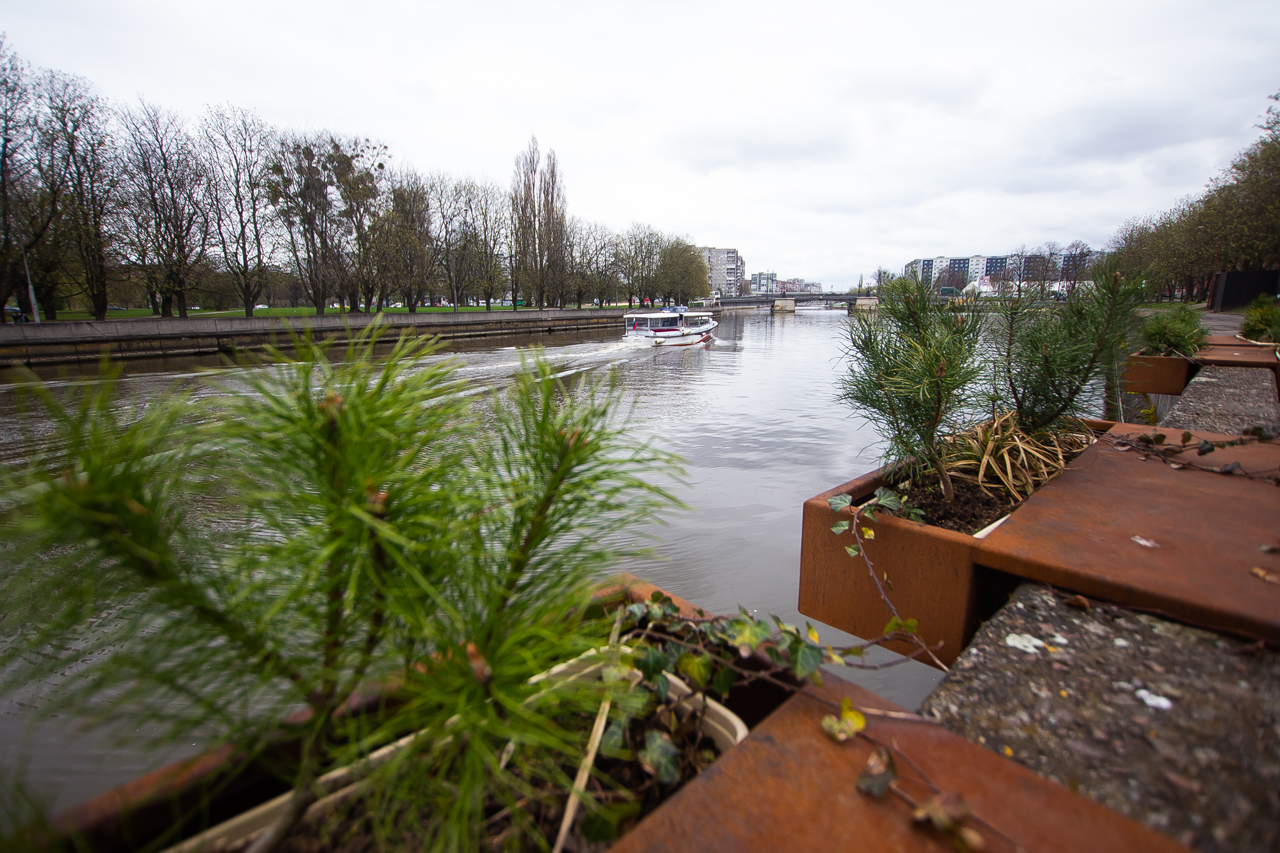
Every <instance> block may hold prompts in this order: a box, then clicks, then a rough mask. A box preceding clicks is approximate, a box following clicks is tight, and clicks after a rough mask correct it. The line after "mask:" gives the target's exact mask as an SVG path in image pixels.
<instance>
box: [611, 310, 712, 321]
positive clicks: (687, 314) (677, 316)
mask: <svg viewBox="0 0 1280 853" xmlns="http://www.w3.org/2000/svg"><path fill="white" fill-rule="evenodd" d="M622 316H624V317H645V318H652V319H662V318H665V317H671V318H674V319H676V320H679V319H680V318H681V317H710V316H711V312H710V311H683V312H681V313H679V314H677V313H676V312H674V311H657V312H654V313H651V314H624V315H622Z"/></svg>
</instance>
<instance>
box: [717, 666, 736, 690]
mask: <svg viewBox="0 0 1280 853" xmlns="http://www.w3.org/2000/svg"><path fill="white" fill-rule="evenodd" d="M737 680H738V674H737V673H736V672H734V671H733V670H731V669H729V668H727V667H726V668H725V669H722V670H720V671H719V672H717V673H716V674H715V677H714V678H712V679H711V689H712V690H714V691H715V692H716V693H718V694H720V695H721V696H728V695H729V691H730V690H732V689H733V685H734V683H735V682H737Z"/></svg>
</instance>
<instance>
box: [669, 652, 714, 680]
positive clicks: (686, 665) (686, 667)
mask: <svg viewBox="0 0 1280 853" xmlns="http://www.w3.org/2000/svg"><path fill="white" fill-rule="evenodd" d="M676 671H677V672H680V673H683V674H685V675H687V676H689V680H690V681H692V682H693V683H694V684H696V685H698V689H702V688H704V687H706V686H707V682H708V681H709V680H710V679H711V658H710V656H708V655H695V654H694V653H693V652H685V653H684V654H682V655H680V659H679V660H678V661H676Z"/></svg>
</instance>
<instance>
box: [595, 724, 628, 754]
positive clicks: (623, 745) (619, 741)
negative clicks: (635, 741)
mask: <svg viewBox="0 0 1280 853" xmlns="http://www.w3.org/2000/svg"><path fill="white" fill-rule="evenodd" d="M625 728H626V721H625V720H620V721H619V720H615V721H614V722H613V723H611V724H610V725H609V728H607V729H605V730H604V736H603V737H601V738H600V754H601V755H604V756H608V757H609V758H622V759H625V760H627V761H630V760H631V758H632V753H631V750H629V749H627V742H626V739H625V737H624V734H623V733H624V730H625Z"/></svg>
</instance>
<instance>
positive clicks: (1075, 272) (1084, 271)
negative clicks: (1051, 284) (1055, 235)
mask: <svg viewBox="0 0 1280 853" xmlns="http://www.w3.org/2000/svg"><path fill="white" fill-rule="evenodd" d="M1092 255H1093V252H1092V251H1091V250H1090V248H1089V244H1088V243H1086V242H1085V241H1083V240H1073V241H1072V242H1070V243H1068V244H1067V247H1066V248H1065V249H1063V250H1062V280H1063V281H1064V282H1066V284H1067V291H1068V294H1074V293H1075V289H1076V285H1078V284H1079V283H1080V282H1081V281H1084V279H1085V277H1086V276H1088V274H1089V259H1090V258H1091V257H1092Z"/></svg>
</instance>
